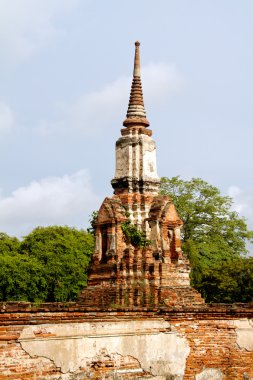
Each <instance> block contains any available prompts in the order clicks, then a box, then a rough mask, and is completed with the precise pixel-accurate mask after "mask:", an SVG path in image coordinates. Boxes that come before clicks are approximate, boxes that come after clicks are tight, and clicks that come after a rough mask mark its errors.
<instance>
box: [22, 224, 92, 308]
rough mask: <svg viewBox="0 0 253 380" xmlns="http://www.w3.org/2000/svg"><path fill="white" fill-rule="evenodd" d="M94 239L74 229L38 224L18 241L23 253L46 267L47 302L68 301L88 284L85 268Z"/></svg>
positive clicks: (86, 233)
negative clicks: (40, 225)
mask: <svg viewBox="0 0 253 380" xmlns="http://www.w3.org/2000/svg"><path fill="white" fill-rule="evenodd" d="M93 248H94V238H93V236H92V235H91V234H89V233H88V232H85V231H83V230H81V231H79V230H77V229H75V228H70V227H67V226H65V227H60V226H50V227H37V228H35V230H33V231H32V232H31V233H30V234H29V235H28V236H26V237H25V238H24V240H23V241H22V243H21V252H22V254H23V255H27V256H29V257H33V258H36V259H37V260H38V261H39V263H40V264H42V265H43V266H44V268H45V279H46V281H47V297H46V301H50V302H53V301H69V300H73V299H75V298H76V297H77V295H78V294H79V292H80V291H81V290H82V289H83V288H84V287H85V286H86V285H87V267H88V264H89V261H90V258H91V255H92V252H93Z"/></svg>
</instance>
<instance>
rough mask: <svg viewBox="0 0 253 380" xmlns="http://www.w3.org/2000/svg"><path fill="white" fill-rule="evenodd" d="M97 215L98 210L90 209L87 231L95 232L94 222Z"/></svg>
mask: <svg viewBox="0 0 253 380" xmlns="http://www.w3.org/2000/svg"><path fill="white" fill-rule="evenodd" d="M97 217H98V211H92V213H91V215H90V216H89V223H90V227H89V228H88V232H89V233H91V234H93V235H94V234H95V230H94V224H95V223H96V221H97Z"/></svg>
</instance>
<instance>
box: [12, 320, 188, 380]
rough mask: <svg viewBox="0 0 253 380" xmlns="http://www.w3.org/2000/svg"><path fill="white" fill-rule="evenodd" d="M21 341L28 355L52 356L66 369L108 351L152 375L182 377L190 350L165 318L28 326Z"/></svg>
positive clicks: (80, 365) (85, 363)
mask: <svg viewBox="0 0 253 380" xmlns="http://www.w3.org/2000/svg"><path fill="white" fill-rule="evenodd" d="M161 329H162V330H164V329H165V331H166V330H167V332H161V331H160V330H161ZM19 341H20V344H21V346H22V348H23V349H24V350H25V351H26V352H28V353H29V355H31V356H42V357H46V358H49V359H50V360H52V361H53V362H54V363H55V365H56V366H57V367H60V368H61V371H62V372H63V373H68V372H75V371H77V370H78V369H79V368H80V367H84V368H85V367H86V366H87V363H88V362H90V361H91V359H92V358H95V357H97V356H99V355H100V353H101V352H103V351H106V352H107V353H108V354H109V355H110V356H113V355H121V356H124V357H125V356H131V357H132V358H134V359H136V360H138V362H139V363H140V366H141V368H142V369H143V370H144V371H147V372H151V373H152V375H153V376H173V378H174V379H178V380H180V379H182V378H183V375H184V371H185V364H186V358H187V356H188V355H189V352H190V348H189V345H188V343H187V341H186V339H185V338H184V337H181V336H179V335H178V334H177V333H176V332H171V331H170V325H169V323H168V322H166V321H164V320H162V319H159V320H151V321H121V322H114V323H113V322H106V323H102V322H94V323H90V322H84V323H71V324H58V325H40V326H27V327H25V328H24V330H23V332H22V334H21V336H20V339H19ZM115 365H116V366H117V363H115Z"/></svg>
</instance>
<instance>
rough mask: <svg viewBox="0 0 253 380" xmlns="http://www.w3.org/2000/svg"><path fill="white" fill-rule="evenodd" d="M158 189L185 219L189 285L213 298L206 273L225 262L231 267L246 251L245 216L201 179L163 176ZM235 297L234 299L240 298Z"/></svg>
mask: <svg viewBox="0 0 253 380" xmlns="http://www.w3.org/2000/svg"><path fill="white" fill-rule="evenodd" d="M161 193H162V194H169V195H170V196H171V198H172V200H173V202H174V204H175V206H176V208H177V211H178V213H179V215H180V217H181V219H182V220H183V222H184V225H183V228H182V246H183V250H184V252H185V253H186V254H187V255H188V257H189V259H190V262H191V266H192V272H191V281H192V285H193V286H194V287H195V288H197V289H198V290H200V291H201V292H202V294H203V295H204V296H205V298H206V299H208V300H209V301H215V299H214V298H212V294H211V287H210V286H208V281H206V279H207V277H206V276H207V275H208V276H209V278H210V273H212V272H214V271H216V273H217V271H218V268H222V267H223V266H224V265H225V264H224V263H225V262H227V267H231V268H232V267H233V264H232V263H237V264H238V262H239V261H240V260H241V259H242V258H241V255H243V254H246V253H247V249H246V242H247V241H252V239H253V232H252V231H249V230H248V228H247V224H246V221H245V219H244V218H241V217H239V215H238V213H236V212H235V211H233V210H232V209H231V206H232V199H231V198H230V197H228V196H222V195H221V193H220V191H219V189H217V188H216V187H214V186H212V185H210V184H208V183H207V182H205V181H203V180H202V179H199V178H193V179H191V180H189V181H184V180H182V179H181V178H180V177H173V178H171V179H169V178H162V181H161ZM235 259H237V261H236V262H234V261H231V260H235ZM245 260H247V259H245ZM230 262H231V264H230ZM241 268H242V269H243V268H245V265H244V266H242V265H241ZM228 273H231V271H229V272H228ZM204 278H205V281H204ZM203 284H204V285H203ZM217 289H218V287H217ZM238 297H239V295H237V296H236V299H233V300H237V301H240V299H239V298H238ZM216 298H217V297H216ZM227 301H228V300H227Z"/></svg>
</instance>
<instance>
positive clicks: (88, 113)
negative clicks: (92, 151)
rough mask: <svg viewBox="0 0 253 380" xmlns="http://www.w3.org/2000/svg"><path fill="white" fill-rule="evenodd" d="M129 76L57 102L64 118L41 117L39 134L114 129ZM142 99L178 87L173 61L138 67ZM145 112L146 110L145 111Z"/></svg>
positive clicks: (154, 100)
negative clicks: (69, 100) (54, 120)
mask: <svg viewBox="0 0 253 380" xmlns="http://www.w3.org/2000/svg"><path fill="white" fill-rule="evenodd" d="M131 80H132V78H131V77H120V78H118V79H116V80H115V81H114V82H112V83H109V84H107V85H105V86H104V87H103V88H101V89H100V90H98V91H94V92H92V93H88V94H83V95H81V96H80V97H79V99H78V100H77V101H76V102H75V103H73V104H70V105H68V104H61V105H59V108H60V113H61V115H62V114H63V115H64V118H63V119H61V120H57V121H56V122H52V121H46V120H43V121H41V122H40V125H39V131H40V133H41V134H42V135H47V134H50V132H56V131H57V132H58V131H61V133H62V132H63V129H65V130H71V131H73V128H76V129H78V130H79V131H83V132H85V133H86V134H87V133H89V134H97V133H98V132H99V131H100V130H101V129H105V127H106V129H107V130H108V128H115V123H114V121H115V120H116V121H119V122H121V121H123V118H124V115H125V114H126V111H127V105H128V99H129V94H130V88H131ZM142 82H143V93H144V102H147V104H152V106H155V105H156V104H159V103H161V102H162V101H163V100H164V99H166V97H167V96H168V95H169V94H171V93H174V92H176V91H178V90H180V88H181V87H182V85H183V83H184V81H183V78H182V76H181V74H180V72H179V71H178V69H177V67H176V66H175V65H174V64H168V63H161V62H160V63H152V64H149V65H147V66H145V67H143V70H142ZM147 111H148V110H147Z"/></svg>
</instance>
